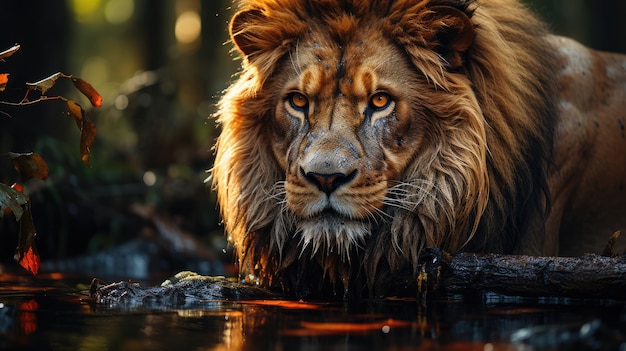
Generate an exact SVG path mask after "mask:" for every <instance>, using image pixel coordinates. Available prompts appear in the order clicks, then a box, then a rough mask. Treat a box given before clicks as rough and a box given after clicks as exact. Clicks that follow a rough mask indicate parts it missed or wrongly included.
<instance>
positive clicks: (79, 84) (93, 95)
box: [72, 78, 102, 107]
mask: <svg viewBox="0 0 626 351" xmlns="http://www.w3.org/2000/svg"><path fill="white" fill-rule="evenodd" d="M72 83H74V86H75V87H76V88H77V89H78V90H80V92H81V93H83V95H85V96H86V97H87V98H89V101H90V102H91V104H92V105H93V106H94V107H100V106H102V96H100V94H98V92H97V91H96V89H94V88H93V86H91V84H89V83H87V82H86V81H84V80H82V79H80V78H72Z"/></svg>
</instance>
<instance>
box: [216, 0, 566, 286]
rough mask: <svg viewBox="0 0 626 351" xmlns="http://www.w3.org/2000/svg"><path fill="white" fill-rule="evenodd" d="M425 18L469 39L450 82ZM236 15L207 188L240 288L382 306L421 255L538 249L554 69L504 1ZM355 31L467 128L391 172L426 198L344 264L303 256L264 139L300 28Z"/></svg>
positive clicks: (395, 0) (303, 3) (396, 213)
mask: <svg viewBox="0 0 626 351" xmlns="http://www.w3.org/2000/svg"><path fill="white" fill-rule="evenodd" d="M434 6H438V7H440V6H443V7H450V8H453V9H456V10H458V11H461V12H463V13H464V14H465V15H466V16H467V17H468V18H470V19H471V22H472V24H473V26H474V31H475V34H474V37H473V41H472V43H471V46H470V47H469V48H468V49H467V50H466V51H465V52H463V53H462V55H461V56H451V57H449V60H448V61H450V60H456V61H458V64H459V65H460V67H459V68H458V69H455V70H451V69H450V67H449V65H447V64H446V63H447V62H446V60H441V55H442V54H441V52H435V49H434V48H437V47H438V46H439V45H441V41H442V40H445V39H442V36H441V35H438V34H439V33H438V32H437V28H432V27H430V26H431V25H432V21H426V20H424V19H425V18H427V17H426V16H429V15H430V11H429V9H431V8H432V7H434ZM239 10H240V11H242V12H245V15H242V16H239V18H237V19H234V20H233V23H232V24H231V35H232V36H233V38H234V41H235V42H236V44H237V46H238V49H239V50H240V51H241V52H243V53H244V55H243V56H244V57H243V64H242V65H243V70H242V72H241V73H240V76H239V77H238V79H237V80H236V81H235V82H234V83H233V84H232V85H231V87H230V88H229V89H228V90H227V91H226V93H225V95H224V96H223V98H222V99H221V102H220V104H219V111H218V113H217V120H218V123H219V125H220V127H221V135H220V136H219V138H218V141H217V144H216V159H215V163H214V167H213V170H212V177H213V186H214V188H215V189H216V191H217V194H218V202H219V206H220V210H221V214H222V217H223V219H224V225H225V230H226V232H227V234H228V237H229V240H230V241H231V242H232V243H233V245H234V248H235V250H236V255H237V258H238V264H239V268H240V272H241V275H242V278H250V279H254V280H255V281H258V282H259V283H261V284H262V285H264V286H268V287H273V288H279V289H282V290H284V291H288V292H292V293H296V294H299V295H307V294H320V293H327V292H330V293H339V294H340V295H341V294H343V291H344V290H347V289H352V290H355V291H360V290H362V288H363V287H368V288H369V289H370V290H369V291H371V292H373V293H375V294H378V293H385V292H386V288H387V286H388V282H389V278H390V277H393V276H397V275H398V274H400V272H402V271H404V270H406V271H408V272H413V270H414V269H415V267H417V257H418V255H419V252H420V250H421V248H423V247H424V245H433V246H440V247H441V248H443V249H445V250H449V251H453V252H454V251H459V250H468V251H475V252H476V251H478V252H500V253H516V252H520V251H524V252H526V253H532V252H529V251H533V249H534V248H536V247H539V246H540V245H541V239H540V238H541V233H542V231H543V219H544V218H545V215H546V211H548V207H549V199H548V195H547V185H546V172H547V167H548V166H549V160H550V156H551V151H552V142H553V140H552V138H553V133H554V128H555V127H554V125H555V117H554V116H555V115H556V112H555V106H554V103H553V101H555V98H554V94H555V89H556V88H555V85H554V84H555V81H556V79H555V78H554V77H555V76H554V75H555V72H556V69H555V67H554V62H555V59H554V58H553V57H552V56H551V54H550V52H551V50H550V48H549V44H548V43H547V42H546V39H545V37H546V35H547V32H546V30H545V28H544V26H543V24H542V23H540V22H539V21H538V20H537V19H536V18H535V17H533V16H532V15H531V14H530V13H529V11H528V10H527V9H525V8H524V7H523V6H522V5H520V4H519V3H517V2H516V1H511V0H475V1H474V0H242V1H241V3H240V7H239ZM360 21H369V23H370V24H371V23H378V24H377V25H378V26H379V28H380V31H382V32H383V35H384V36H385V37H387V38H390V39H391V40H392V41H393V42H394V43H395V44H396V45H397V46H398V47H399V48H401V49H402V52H404V53H406V56H407V58H408V59H409V60H410V61H411V62H412V64H413V65H414V66H415V69H416V70H419V71H420V72H421V73H422V74H423V75H425V76H426V77H427V79H428V81H429V82H430V83H431V84H432V85H433V87H434V88H433V89H431V90H430V91H431V92H430V94H431V96H429V97H428V98H425V100H431V101H439V105H438V106H433V108H432V111H443V113H445V114H447V115H449V116H455V115H463V116H465V117H464V118H466V121H467V122H466V124H465V125H464V127H466V129H467V130H464V131H461V130H459V131H454V130H450V133H449V135H442V136H441V137H440V138H439V139H438V140H436V141H433V142H434V144H433V145H432V148H430V149H428V150H427V152H429V153H430V154H429V155H426V156H428V157H426V156H422V157H418V158H415V160H413V161H411V162H410V163H409V165H408V167H406V169H404V170H403V179H405V180H411V179H414V178H418V179H426V180H428V181H429V182H428V184H434V185H432V186H431V187H430V188H429V189H426V191H427V192H429V193H437V195H436V196H424V197H423V199H422V200H421V203H420V205H419V207H418V208H416V209H414V210H407V209H405V210H399V209H388V210H387V211H389V214H390V216H389V217H388V220H387V222H386V223H382V224H379V225H378V226H375V227H373V228H372V233H371V236H369V237H368V238H367V240H366V242H364V243H361V244H359V245H355V246H354V247H353V248H351V249H350V250H349V255H348V257H343V258H342V257H341V256H340V255H338V254H337V253H333V252H330V251H329V250H318V251H317V252H315V253H313V252H310V248H308V249H303V247H302V242H301V240H300V238H298V236H297V233H295V232H294V229H293V228H294V223H293V221H295V220H297V219H294V217H293V216H290V215H289V213H288V210H287V209H286V208H285V205H284V201H285V200H284V196H285V194H284V187H283V185H282V184H283V183H284V181H285V172H284V170H281V168H280V167H279V165H278V163H277V161H276V160H275V158H274V157H273V155H272V150H271V146H270V145H271V143H273V142H275V141H273V140H271V139H270V138H269V137H268V134H267V132H266V131H267V129H268V128H272V127H273V126H272V125H270V123H271V121H272V118H271V114H272V113H273V111H274V108H275V103H276V97H275V96H274V94H275V92H274V91H273V90H272V89H270V87H271V82H272V79H273V74H274V73H275V72H276V71H277V68H278V67H279V65H281V64H286V62H287V61H285V60H284V59H285V57H287V56H288V55H289V54H290V53H291V52H292V51H293V50H294V49H295V47H296V45H297V42H298V39H299V38H300V37H301V36H303V35H304V34H305V33H307V31H309V30H310V28H311V27H312V25H311V23H315V24H316V25H321V26H325V28H327V30H328V33H331V34H330V35H335V36H336V39H337V40H338V41H341V40H349V39H345V38H350V37H352V36H353V34H354V33H356V32H357V31H359V26H360V25H359V23H360ZM339 45H341V42H339ZM381 55H384V53H381ZM461 61H462V62H461ZM468 138H471V140H470V139H468ZM470 145H472V146H470ZM417 188H419V187H416V189H417ZM420 189H421V190H419V191H423V190H424V189H423V188H420ZM415 191H416V192H417V191H418V190H415ZM320 235H322V234H320ZM303 250H304V251H303ZM307 250H309V251H307ZM336 251H337V250H335V252H336ZM353 288H354V289H353ZM341 289H344V290H341ZM365 290H367V289H365Z"/></svg>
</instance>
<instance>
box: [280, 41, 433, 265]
mask: <svg viewBox="0 0 626 351" xmlns="http://www.w3.org/2000/svg"><path fill="white" fill-rule="evenodd" d="M372 35H375V33H367V32H365V33H363V34H362V37H361V38H358V39H356V40H354V41H353V42H352V43H351V44H350V45H349V46H347V47H344V48H341V47H339V46H337V45H333V44H331V43H320V38H307V39H305V40H301V41H300V42H299V44H298V46H297V48H296V50H295V52H294V53H293V54H292V55H291V56H290V57H289V59H288V60H289V62H287V63H286V64H284V65H283V66H282V69H281V70H280V73H279V74H278V76H280V77H282V78H281V79H279V80H278V81H277V82H275V83H274V84H275V85H274V86H273V87H272V88H271V89H272V90H274V91H275V92H276V96H277V99H276V106H275V112H274V117H273V120H272V122H271V123H272V128H268V130H271V136H270V137H269V138H268V139H269V142H270V143H271V146H272V151H273V154H274V157H275V158H276V160H277V161H278V163H279V164H280V167H281V169H282V170H283V171H284V172H285V182H284V190H285V201H286V205H287V209H288V210H289V211H291V212H292V213H293V215H294V216H296V217H298V220H297V221H296V222H297V223H298V224H297V232H298V233H299V234H300V235H301V236H302V241H303V243H304V245H305V246H306V245H309V244H310V245H313V250H314V251H315V250H317V248H318V246H320V245H321V246H322V247H324V249H329V248H331V247H333V246H337V247H338V248H337V249H338V250H339V251H342V252H341V253H342V254H343V253H344V252H343V250H345V251H346V252H345V253H347V251H348V250H349V249H350V248H351V247H352V246H354V245H358V244H360V243H362V240H363V239H364V237H366V236H367V235H368V233H370V232H371V230H372V224H375V223H377V222H384V221H385V220H386V218H385V217H386V216H388V214H386V213H385V210H384V207H385V206H391V207H409V208H410V207H411V206H415V202H416V201H415V200H416V199H414V198H407V197H404V198H403V197H402V192H403V190H404V191H406V189H405V187H406V184H405V183H403V179H402V174H403V172H404V170H405V168H406V166H407V164H408V162H409V161H411V160H413V159H415V158H416V155H417V154H418V153H420V152H421V151H423V150H422V147H421V146H420V145H421V144H422V142H423V141H424V138H425V136H426V135H427V133H428V130H429V129H431V128H432V127H433V125H434V124H436V123H437V122H436V121H434V120H432V121H428V116H427V112H426V110H425V109H424V108H423V107H422V106H420V104H419V101H416V99H415V98H414V96H415V94H416V91H418V90H419V89H416V87H419V86H420V85H422V86H425V85H426V83H425V82H422V80H423V79H422V78H421V77H420V76H419V74H418V73H417V72H416V71H415V70H414V69H412V67H411V65H410V62H409V61H408V60H407V59H406V58H405V57H403V56H402V55H401V53H400V52H399V51H398V49H397V47H396V46H394V45H392V44H391V43H390V42H388V41H387V40H386V39H384V38H376V40H371V39H372ZM368 38H369V39H370V40H367V39H368ZM381 52H384V53H385V55H381V54H380V53H381ZM393 189H395V190H393ZM413 193H415V192H413Z"/></svg>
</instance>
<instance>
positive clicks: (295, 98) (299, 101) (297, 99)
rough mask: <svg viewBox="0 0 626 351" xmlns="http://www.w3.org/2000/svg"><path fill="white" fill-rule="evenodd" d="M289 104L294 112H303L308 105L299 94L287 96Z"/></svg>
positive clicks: (307, 101)
mask: <svg viewBox="0 0 626 351" xmlns="http://www.w3.org/2000/svg"><path fill="white" fill-rule="evenodd" d="M289 103H290V104H291V106H292V107H293V108H295V109H296V110H301V111H302V110H304V109H306V108H307V106H308V105H309V99H307V97H306V96H304V95H303V94H300V93H293V94H291V95H289Z"/></svg>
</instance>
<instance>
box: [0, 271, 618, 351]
mask: <svg viewBox="0 0 626 351" xmlns="http://www.w3.org/2000/svg"><path fill="white" fill-rule="evenodd" d="M57 278H59V279H62V278H63V277H57ZM64 280H65V281H67V279H64ZM84 281H88V280H87V279H85V280H84ZM561 302H562V301H561ZM625 336H626V310H625V307H624V303H623V302H615V301H613V302H606V301H605V302H599V301H595V302H593V301H586V302H584V303H583V302H578V303H577V302H572V301H569V302H568V303H567V304H563V303H559V301H539V300H535V301H529V300H515V299H485V298H484V297H482V298H476V299H474V300H469V301H468V300H461V299H447V300H442V301H429V302H428V303H427V304H425V305H422V304H418V303H417V302H416V300H415V299H387V300H368V301H363V302H360V303H354V304H343V303H325V302H320V303H318V302H302V301H284V300H245V301H223V300H222V301H217V300H205V301H197V302H195V303H194V304H193V305H185V308H180V307H176V306H160V308H158V309H155V308H153V307H152V306H150V305H146V306H143V307H142V306H137V305H135V306H133V307H132V308H124V307H121V306H119V305H115V304H111V305H102V304H95V303H94V301H93V300H92V299H90V298H89V296H88V294H87V293H86V292H83V291H81V290H80V289H76V288H69V287H67V286H65V285H62V284H60V283H59V281H58V280H56V279H52V280H45V279H41V278H38V279H36V280H35V279H32V278H29V279H22V278H21V277H6V276H3V277H1V278H0V349H2V350H4V349H23V350H26V349H44V350H47V349H53V350H207V351H208V350H218V351H219V350H320V349H321V350H325V351H326V350H328V351H330V350H363V349H368V350H479V351H491V350H555V349H557V350H580V349H585V350H620V347H622V350H623V349H624V348H626V338H625Z"/></svg>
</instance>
